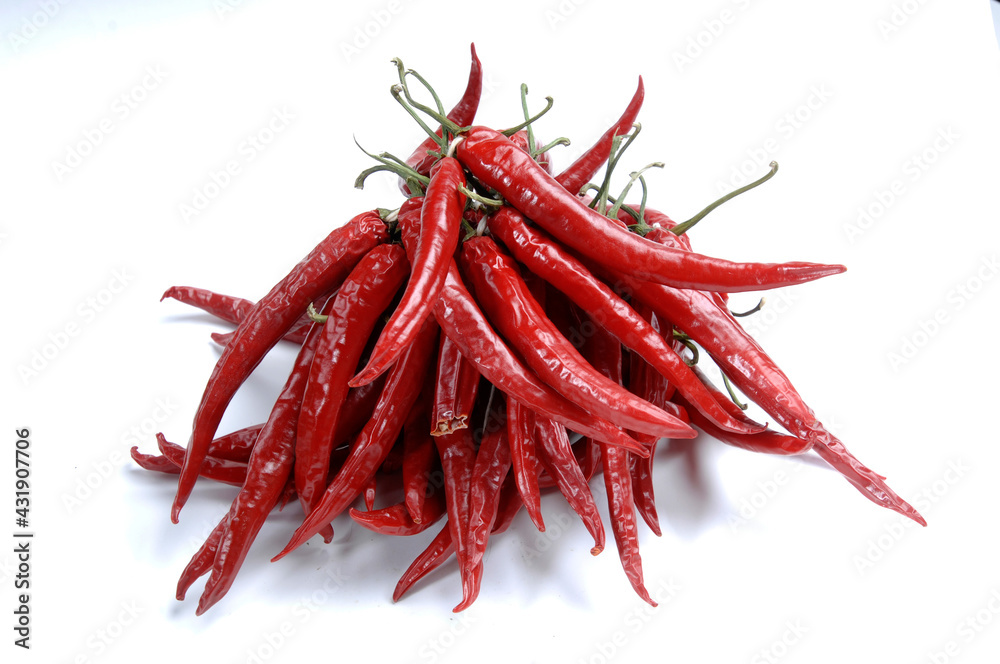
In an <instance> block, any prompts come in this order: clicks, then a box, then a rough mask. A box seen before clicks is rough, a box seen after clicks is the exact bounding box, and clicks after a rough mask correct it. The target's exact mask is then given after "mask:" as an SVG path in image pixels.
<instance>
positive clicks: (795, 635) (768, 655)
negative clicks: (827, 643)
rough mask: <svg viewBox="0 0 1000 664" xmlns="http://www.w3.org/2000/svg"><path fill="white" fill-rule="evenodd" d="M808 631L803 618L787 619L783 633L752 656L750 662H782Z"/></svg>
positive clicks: (773, 663)
mask: <svg viewBox="0 0 1000 664" xmlns="http://www.w3.org/2000/svg"><path fill="white" fill-rule="evenodd" d="M808 633H809V630H808V629H807V628H806V627H805V625H803V624H802V621H801V620H798V619H797V620H789V621H787V622H786V623H785V625H784V631H782V632H781V635H780V636H778V638H776V639H775V640H774V641H772V642H771V643H769V644H768V645H766V646H764V647H763V648H761V649H760V650H758V651H757V652H756V653H755V654H754V656H753V657H751V658H750V664H764V663H765V662H766V664H776V663H777V662H780V661H781V660H782V659H784V658H785V656H787V655H788V653H789V652H790V651H791V650H792V648H793V647H794V646H795V645H797V644H798V643H799V642H800V641H801V640H802V638H803V637H804V636H805V635H806V634H808Z"/></svg>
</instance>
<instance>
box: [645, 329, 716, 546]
mask: <svg viewBox="0 0 1000 664" xmlns="http://www.w3.org/2000/svg"><path fill="white" fill-rule="evenodd" d="M636 313H639V315H640V316H642V318H643V320H649V319H650V318H652V319H655V316H653V315H650V316H649V317H647V316H645V315H643V313H645V312H638V311H637V312H636ZM650 323H652V321H650ZM629 365H630V366H629V372H628V380H629V390H630V391H631V392H632V393H633V394H635V395H637V396H639V397H640V398H642V399H645V400H646V401H649V402H650V403H654V404H655V403H657V402H656V401H655V400H654V399H656V397H655V396H654V392H655V391H656V390H659V389H660V388H661V387H662V386H667V389H670V388H671V387H672V385H671V384H670V383H669V382H668V381H667V380H666V379H664V378H663V376H662V375H661V374H659V373H658V372H657V371H656V370H655V369H653V367H651V366H650V365H649V364H647V363H646V361H645V360H643V359H642V356H641V355H639V353H630V357H629ZM668 398H669V396H668ZM706 419H707V418H706ZM637 437H639V436H637ZM646 442H648V443H649V446H650V454H649V456H648V457H647V458H645V459H642V458H639V457H635V456H633V457H630V458H629V475H630V477H631V480H632V499H633V502H634V503H635V509H636V511H637V512H638V513H639V515H640V516H642V520H643V521H645V522H646V525H647V526H649V529H650V530H652V531H653V533H654V534H655V535H656V536H657V537H659V536H660V534H661V530H660V520H659V516H658V515H657V512H656V501H655V493H654V487H653V459H654V458H655V456H656V445H657V442H658V439H654V440H649V441H646Z"/></svg>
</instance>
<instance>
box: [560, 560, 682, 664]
mask: <svg viewBox="0 0 1000 664" xmlns="http://www.w3.org/2000/svg"><path fill="white" fill-rule="evenodd" d="M679 592H680V586H679V585H678V583H677V582H676V581H674V580H673V579H665V580H663V581H660V582H659V583H658V584H657V585H656V587H655V588H651V589H650V592H649V596H650V597H651V598H652V600H653V601H654V602H656V604H657V606H651V605H649V604H646V603H645V602H643V604H642V606H640V607H638V608H635V609H632V610H631V611H628V612H627V613H626V614H625V615H624V616H623V617H622V620H621V624H620V625H619V626H618V627H617V629H615V630H614V631H613V632H611V634H610V635H608V636H606V637H603V638H601V639H599V640H598V641H596V642H594V643H593V645H592V646H591V648H590V650H591V652H590V654H589V655H584V656H583V657H580V658H578V659H577V660H576V664H609V662H613V661H615V659H617V658H618V657H619V655H621V654H622V652H623V651H624V650H625V649H626V648H627V647H628V644H629V641H631V640H632V639H634V638H635V636H636V635H637V634H639V633H640V632H641V631H643V630H644V629H645V628H646V627H647V626H648V625H649V623H650V622H651V621H652V620H653V618H654V617H655V616H656V614H657V612H659V611H660V610H662V608H663V607H664V606H666V605H667V604H669V603H670V602H672V601H673V600H674V599H675V598H676V597H677V594H678V593H679Z"/></svg>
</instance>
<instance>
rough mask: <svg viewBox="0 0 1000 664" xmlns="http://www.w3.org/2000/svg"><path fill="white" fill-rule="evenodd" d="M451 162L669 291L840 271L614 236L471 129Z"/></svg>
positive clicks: (485, 132)
mask: <svg viewBox="0 0 1000 664" xmlns="http://www.w3.org/2000/svg"><path fill="white" fill-rule="evenodd" d="M456 156H457V157H458V159H459V161H461V162H462V164H463V165H464V166H465V167H466V168H468V169H469V170H470V171H471V172H472V174H473V175H474V176H475V177H476V178H478V179H479V180H480V181H481V182H482V183H483V184H485V185H486V186H488V187H492V188H493V189H495V190H496V191H497V192H498V193H499V194H500V195H501V196H503V197H504V199H505V200H506V201H507V202H508V204H510V205H512V206H513V207H515V208H517V209H518V211H520V212H521V213H522V214H523V215H524V216H526V217H528V218H529V219H531V220H532V221H534V222H535V223H537V224H538V225H539V226H541V227H542V228H544V229H545V230H547V231H548V232H549V233H551V234H552V235H553V236H555V237H556V238H557V239H558V240H559V241H561V242H563V243H564V244H566V245H567V246H568V247H571V248H572V249H575V250H576V251H578V252H580V253H581V254H583V255H584V256H587V257H588V258H591V259H593V260H595V261H598V262H600V263H602V264H605V265H609V266H628V269H629V270H631V276H633V277H636V278H639V279H643V280H646V281H653V282H657V283H663V284H668V285H671V286H675V287H677V288H697V289H703V290H712V291H728V292H738V291H752V290H763V289H768V288H777V287H778V286H787V285H791V284H798V283H802V282H805V281H812V280H813V279H819V278H820V277H825V276H829V275H833V274H839V273H841V272H843V271H844V270H845V269H846V268H845V267H844V266H842V265H821V264H816V263H784V264H774V263H734V262H732V261H727V260H723V259H720V258H712V257H709V256H703V255H701V254H696V253H693V252H690V251H682V250H680V249H675V248H672V247H667V246H664V245H661V244H658V243H656V242H651V241H649V240H646V239H645V238H643V237H641V236H639V235H637V234H635V233H632V232H629V231H627V230H624V229H622V228H621V227H620V226H619V225H618V224H617V223H616V222H614V221H611V220H610V219H608V218H607V217H605V216H603V215H602V214H600V213H599V212H597V211H595V210H591V209H590V208H588V207H587V206H586V205H584V204H583V202H581V201H580V199H579V198H577V197H576V196H575V195H574V194H571V193H570V192H568V191H566V190H565V189H563V187H561V186H560V185H559V183H558V182H556V181H555V180H554V179H553V178H552V176H551V175H549V174H548V173H546V172H545V170H544V169H543V168H541V167H540V166H539V165H538V164H536V163H535V162H534V161H533V160H532V159H531V157H529V156H528V155H527V154H525V153H524V152H523V151H522V150H520V149H519V148H518V147H517V146H516V145H514V144H513V143H512V142H511V141H510V139H508V138H507V137H506V136H504V135H503V134H501V133H499V132H497V131H494V130H493V129H489V128H487V127H478V126H477V127H473V128H472V129H470V130H469V131H468V133H467V134H465V140H463V141H461V142H460V143H458V147H457V149H456Z"/></svg>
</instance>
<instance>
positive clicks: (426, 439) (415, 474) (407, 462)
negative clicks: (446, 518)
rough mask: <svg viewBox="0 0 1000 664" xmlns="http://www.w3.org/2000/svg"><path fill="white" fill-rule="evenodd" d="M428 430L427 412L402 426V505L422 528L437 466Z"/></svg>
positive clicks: (416, 414)
mask: <svg viewBox="0 0 1000 664" xmlns="http://www.w3.org/2000/svg"><path fill="white" fill-rule="evenodd" d="M441 336H442V339H444V338H446V337H444V335H441ZM429 428H430V427H429V425H428V419H427V409H426V408H414V409H413V413H411V415H410V418H409V419H408V420H407V421H406V423H405V424H404V425H403V490H404V500H403V502H404V504H405V505H406V510H407V513H408V514H409V515H412V517H413V521H414V522H415V523H421V524H422V523H423V519H424V517H423V514H424V509H425V504H426V501H427V488H428V485H429V484H430V476H431V473H432V472H434V467H435V464H436V462H437V452H436V451H435V447H434V441H433V440H432V438H431V434H430V433H429V432H428V429H429ZM442 504H443V503H442Z"/></svg>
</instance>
